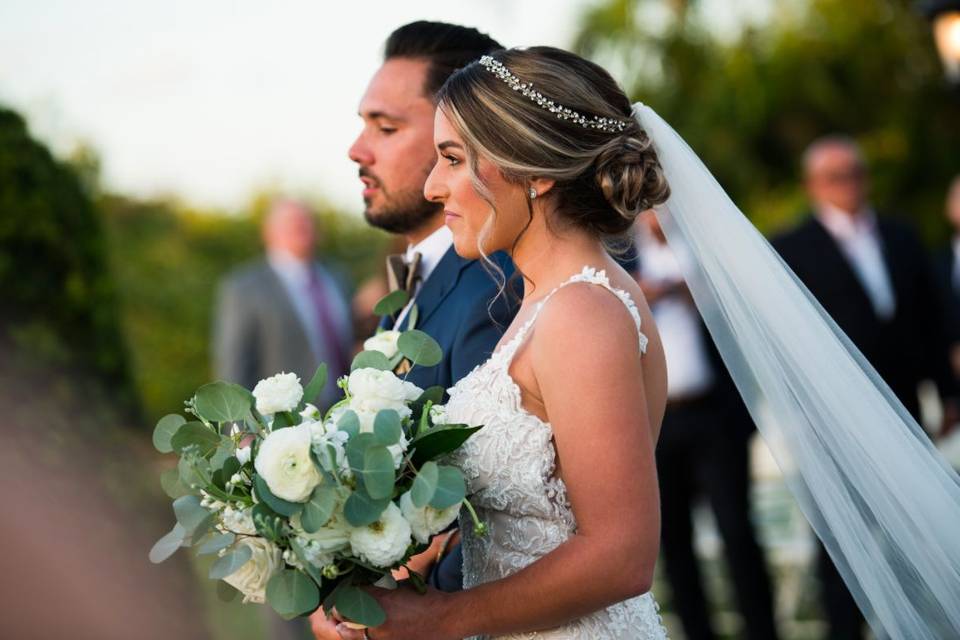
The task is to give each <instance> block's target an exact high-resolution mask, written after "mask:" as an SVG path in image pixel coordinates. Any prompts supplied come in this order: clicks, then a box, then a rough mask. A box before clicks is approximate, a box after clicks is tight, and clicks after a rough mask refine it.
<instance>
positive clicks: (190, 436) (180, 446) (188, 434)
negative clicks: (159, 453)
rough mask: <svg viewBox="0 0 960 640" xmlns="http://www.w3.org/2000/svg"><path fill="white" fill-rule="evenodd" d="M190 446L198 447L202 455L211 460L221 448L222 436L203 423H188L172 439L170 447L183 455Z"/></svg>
mask: <svg viewBox="0 0 960 640" xmlns="http://www.w3.org/2000/svg"><path fill="white" fill-rule="evenodd" d="M190 445H196V447H197V449H198V452H199V453H200V455H202V456H203V457H205V458H209V457H210V456H212V455H213V453H214V452H215V451H216V450H217V447H219V446H220V434H219V433H217V432H216V431H214V430H213V429H211V428H210V427H208V426H207V425H205V424H203V423H202V422H187V423H186V424H183V425H180V428H179V429H177V432H176V433H175V434H173V437H172V438H170V446H171V447H173V450H174V451H176V452H177V453H182V452H183V450H184V448H186V447H189V446H190Z"/></svg>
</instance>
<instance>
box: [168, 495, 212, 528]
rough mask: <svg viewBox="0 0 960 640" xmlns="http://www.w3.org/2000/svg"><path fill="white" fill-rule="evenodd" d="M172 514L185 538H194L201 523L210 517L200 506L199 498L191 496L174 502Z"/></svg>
mask: <svg viewBox="0 0 960 640" xmlns="http://www.w3.org/2000/svg"><path fill="white" fill-rule="evenodd" d="M173 513H174V515H176V516H177V522H178V523H179V524H180V526H181V527H183V530H184V533H185V534H186V536H195V532H196V531H197V530H198V529H199V528H200V526H201V525H202V524H203V521H204V520H206V519H207V518H209V517H210V516H211V515H212V514H211V513H210V512H209V511H207V510H206V509H204V508H203V507H202V506H200V498H198V497H197V496H192V495H191V496H183V497H182V498H177V499H176V500H174V501H173Z"/></svg>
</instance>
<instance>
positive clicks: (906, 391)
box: [773, 215, 955, 416]
mask: <svg viewBox="0 0 960 640" xmlns="http://www.w3.org/2000/svg"><path fill="white" fill-rule="evenodd" d="M877 223H878V232H879V235H880V243H881V250H882V252H883V258H884V262H885V263H886V267H887V271H888V273H889V274H890V280H891V284H892V285H893V291H894V296H895V298H896V311H895V313H894V316H893V318H891V319H889V320H886V321H883V320H881V319H880V318H878V317H877V315H876V313H875V312H874V310H873V305H872V304H871V303H870V298H869V297H868V295H867V292H866V291H865V290H864V288H863V286H862V285H861V284H860V281H859V279H858V278H857V276H856V275H855V273H854V271H853V268H852V267H851V265H850V263H849V262H848V260H847V258H846V257H845V256H844V254H843V253H842V251H841V249H840V247H839V245H838V244H837V243H836V241H835V240H834V239H833V237H832V236H831V235H830V233H829V232H828V231H827V229H826V228H825V227H824V226H823V225H822V224H821V223H820V222H819V221H818V220H817V218H816V217H814V216H812V215H811V216H809V217H808V218H807V220H806V221H805V222H803V223H802V224H801V225H800V226H799V227H797V228H796V229H794V230H792V231H790V232H788V233H786V234H784V235H782V236H780V237H777V238H775V239H774V240H773V245H774V247H775V248H776V249H777V251H779V252H780V255H781V256H782V257H783V259H784V261H785V262H786V263H787V264H788V265H789V266H790V268H791V269H793V271H794V272H795V273H796V274H797V276H798V277H799V278H800V280H801V281H802V282H803V283H804V284H805V285H806V286H807V288H808V289H810V291H811V293H813V295H814V297H816V298H817V300H818V301H819V302H820V304H821V305H823V307H824V308H825V309H826V311H827V312H828V313H829V314H830V315H831V316H832V317H833V319H834V320H835V321H836V323H837V324H838V325H839V326H840V328H841V329H842V330H843V331H844V333H846V334H847V336H848V337H849V338H850V339H851V340H852V341H853V343H854V344H855V345H856V346H857V347H858V348H859V349H860V351H861V352H863V355H864V356H865V357H866V358H867V360H869V361H870V363H871V364H872V365H873V366H874V368H875V369H876V370H877V372H878V373H879V374H880V376H881V377H882V378H883V379H884V381H886V383H887V384H888V385H889V386H890V388H891V389H892V390H893V392H894V393H895V394H896V395H897V397H898V398H899V399H900V401H901V402H902V403H903V404H904V406H906V408H907V409H908V410H909V411H910V413H912V414H913V415H914V416H917V415H918V414H919V410H920V407H919V400H918V398H917V384H918V383H919V382H920V381H921V380H927V379H929V380H933V381H934V382H935V383H936V384H937V386H938V388H939V390H940V393H941V394H942V395H944V396H949V397H952V396H953V395H954V394H955V389H954V387H955V381H954V380H953V376H952V375H951V373H950V365H949V362H948V359H947V344H948V340H947V337H946V320H945V318H946V316H945V312H944V309H943V298H942V294H941V293H940V290H939V287H938V286H937V283H936V277H935V276H934V274H933V270H932V268H931V265H930V261H929V258H928V256H927V254H926V252H925V251H924V248H923V246H922V244H921V243H920V240H919V239H918V238H917V236H916V234H914V233H913V231H912V230H911V229H910V228H909V227H907V226H906V225H903V224H901V223H899V222H895V221H893V220H890V219H888V218H878V221H877Z"/></svg>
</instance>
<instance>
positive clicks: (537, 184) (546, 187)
mask: <svg viewBox="0 0 960 640" xmlns="http://www.w3.org/2000/svg"><path fill="white" fill-rule="evenodd" d="M556 183H557V181H556V180H553V179H550V178H531V180H530V186H529V187H528V191H530V195H531V196H533V194H534V193H535V194H536V197H537V198H541V197H543V196H545V195H547V192H549V191H550V189H553V185H555V184H556ZM531 199H532V198H531Z"/></svg>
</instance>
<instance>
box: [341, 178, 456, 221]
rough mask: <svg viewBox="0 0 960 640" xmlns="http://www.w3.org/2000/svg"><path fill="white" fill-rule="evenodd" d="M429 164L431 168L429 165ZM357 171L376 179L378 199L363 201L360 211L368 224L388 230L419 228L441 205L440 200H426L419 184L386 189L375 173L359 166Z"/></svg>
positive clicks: (441, 207)
mask: <svg viewBox="0 0 960 640" xmlns="http://www.w3.org/2000/svg"><path fill="white" fill-rule="evenodd" d="M430 168H431V169H432V168H433V167H432V165H431V167H430ZM429 173H430V171H429V170H428V171H427V172H426V173H425V174H424V176H423V178H424V182H426V177H427V175H429ZM360 175H361V176H362V177H366V178H371V179H373V180H376V181H377V188H378V191H379V192H380V193H379V202H377V203H376V204H374V203H372V202H367V203H366V205H367V208H366V209H365V210H364V212H363V217H364V218H366V220H367V222H368V223H369V224H370V226H373V227H376V228H378V229H383V230H384V231H386V232H388V233H397V234H405V233H410V232H412V231H416V230H417V229H419V228H421V227H422V226H423V225H424V224H426V223H427V222H428V221H429V220H430V219H431V218H433V217H434V216H435V215H437V214H438V213H439V212H440V211H441V210H442V209H443V204H442V203H438V202H430V201H429V200H427V199H426V198H424V197H423V187H420V188H419V189H405V190H402V191H396V192H393V191H388V190H387V189H386V188H385V187H384V186H383V183H382V182H381V181H380V179H379V178H377V176H375V175H373V174H372V173H370V172H368V171H365V170H364V169H362V168H361V169H360ZM375 201H376V199H375Z"/></svg>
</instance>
